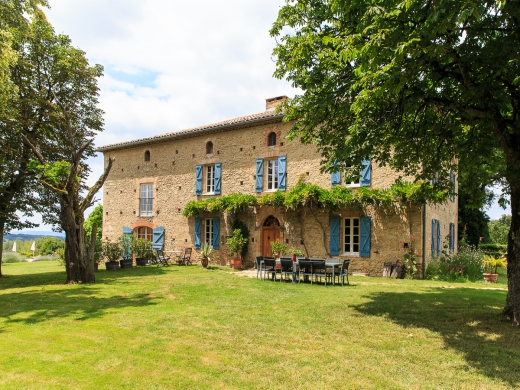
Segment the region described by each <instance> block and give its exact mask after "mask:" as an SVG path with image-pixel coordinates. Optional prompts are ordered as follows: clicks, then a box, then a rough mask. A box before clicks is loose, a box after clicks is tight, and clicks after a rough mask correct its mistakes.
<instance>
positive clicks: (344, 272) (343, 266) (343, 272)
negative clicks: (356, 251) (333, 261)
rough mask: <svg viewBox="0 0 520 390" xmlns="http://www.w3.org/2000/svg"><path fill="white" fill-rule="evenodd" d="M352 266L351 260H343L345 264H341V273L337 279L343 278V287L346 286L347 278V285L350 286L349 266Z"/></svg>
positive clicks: (337, 275)
mask: <svg viewBox="0 0 520 390" xmlns="http://www.w3.org/2000/svg"><path fill="white" fill-rule="evenodd" d="M349 265H350V260H343V263H342V264H341V266H340V268H339V273H337V274H336V275H335V277H337V278H338V282H339V279H340V278H341V285H342V286H343V285H344V282H345V277H347V284H348V285H350V282H349V281H348V266H349Z"/></svg>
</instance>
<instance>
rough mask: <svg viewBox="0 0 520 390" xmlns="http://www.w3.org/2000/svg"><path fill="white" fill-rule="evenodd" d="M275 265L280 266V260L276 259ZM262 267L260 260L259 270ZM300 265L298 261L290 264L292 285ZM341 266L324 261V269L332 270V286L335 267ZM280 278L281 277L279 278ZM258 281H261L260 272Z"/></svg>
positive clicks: (262, 262)
mask: <svg viewBox="0 0 520 390" xmlns="http://www.w3.org/2000/svg"><path fill="white" fill-rule="evenodd" d="M276 263H278V264H280V263H281V262H280V259H276ZM263 265H264V260H260V270H261V269H262V266H263ZM299 265H300V263H299V262H298V261H293V264H292V282H293V284H294V283H296V282H297V272H298V266H299ZM339 266H341V263H336V262H334V263H332V262H329V261H325V267H327V268H328V267H330V268H332V285H333V286H334V279H336V278H335V272H336V267H339ZM280 277H281V276H280ZM260 279H262V272H260Z"/></svg>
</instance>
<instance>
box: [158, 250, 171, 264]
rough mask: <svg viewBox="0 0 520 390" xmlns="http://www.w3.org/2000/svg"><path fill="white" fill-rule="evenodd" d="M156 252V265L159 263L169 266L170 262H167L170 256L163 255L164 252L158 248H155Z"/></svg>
mask: <svg viewBox="0 0 520 390" xmlns="http://www.w3.org/2000/svg"><path fill="white" fill-rule="evenodd" d="M156 252H157V266H158V267H159V266H160V265H162V266H169V265H170V264H169V263H168V261H169V260H170V257H169V256H165V255H164V252H163V251H162V250H160V249H157V250H156Z"/></svg>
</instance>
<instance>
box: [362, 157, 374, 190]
mask: <svg viewBox="0 0 520 390" xmlns="http://www.w3.org/2000/svg"><path fill="white" fill-rule="evenodd" d="M361 164H362V165H363V169H361V187H370V183H371V181H372V164H371V163H370V159H366V160H363V161H362V162H361Z"/></svg>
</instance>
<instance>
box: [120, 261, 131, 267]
mask: <svg viewBox="0 0 520 390" xmlns="http://www.w3.org/2000/svg"><path fill="white" fill-rule="evenodd" d="M119 264H121V268H122V269H124V268H132V259H123V260H119Z"/></svg>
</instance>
